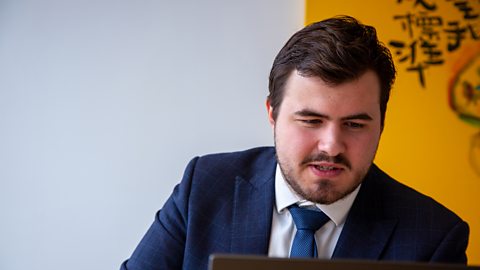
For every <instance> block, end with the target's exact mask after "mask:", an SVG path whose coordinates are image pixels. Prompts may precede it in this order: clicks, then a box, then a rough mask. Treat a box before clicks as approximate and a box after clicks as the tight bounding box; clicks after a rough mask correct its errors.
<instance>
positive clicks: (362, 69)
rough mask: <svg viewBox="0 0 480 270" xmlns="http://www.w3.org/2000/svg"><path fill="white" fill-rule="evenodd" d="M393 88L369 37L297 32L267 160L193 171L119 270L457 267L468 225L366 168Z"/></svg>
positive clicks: (340, 30) (383, 54) (196, 166)
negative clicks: (286, 260) (255, 265)
mask: <svg viewBox="0 0 480 270" xmlns="http://www.w3.org/2000/svg"><path fill="white" fill-rule="evenodd" d="M394 79H395V68H394V65H393V62H392V59H391V55H390V52H389V51H388V49H387V48H385V47H384V46H383V45H382V44H381V43H380V42H379V41H378V40H377V36H376V32H375V29H374V28H373V27H370V26H366V25H362V24H360V23H359V22H358V21H356V20H355V19H354V18H351V17H335V18H332V19H327V20H324V21H321V22H318V23H315V24H312V25H309V26H307V27H305V28H304V29H302V30H300V31H299V32H297V33H296V34H295V35H294V36H292V37H291V38H290V40H289V41H288V42H287V43H286V45H285V46H284V47H283V48H282V50H281V51H280V52H279V54H278V55H277V57H276V59H275V61H274V63H273V67H272V70H271V73H270V84H269V91H270V93H269V96H268V99H267V111H268V118H269V121H270V124H271V126H272V128H273V131H274V138H275V148H271V147H264V148H255V149H250V150H246V151H243V152H235V153H223V154H214V155H207V156H203V157H197V158H195V159H193V160H192V161H191V162H190V163H189V164H188V166H187V168H186V171H185V174H184V177H183V179H182V181H181V183H180V184H179V185H177V186H176V187H175V189H174V191H173V194H172V195H171V197H170V198H169V199H168V201H167V202H166V203H165V205H164V206H163V208H162V209H161V210H160V211H159V212H158V213H157V215H156V218H155V221H154V223H153V225H152V226H151V227H150V229H149V230H148V232H147V233H146V235H145V236H144V238H143V239H142V241H141V242H140V244H139V246H138V247H137V248H136V250H135V251H134V253H133V255H132V256H131V258H130V259H129V260H127V261H126V262H124V263H123V265H122V269H130V270H134V269H144V270H145V269H206V267H207V262H208V256H209V255H210V254H212V253H235V254H264V255H269V256H279V257H289V256H291V257H294V256H309V257H319V258H333V259H335V258H353V259H371V260H397V261H425V262H448V263H466V260H467V259H466V255H465V250H466V247H467V243H468V234H469V229H468V225H467V224H466V223H465V222H464V221H462V220H461V219H460V218H459V217H458V216H456V215H455V214H454V213H452V212H451V211H449V210H448V209H446V208H445V207H443V206H442V205H440V204H439V203H437V202H435V201H434V200H433V199H431V198H429V197H427V196H424V195H422V194H420V193H418V192H416V191H414V190H413V189H411V188H408V187H406V186H404V185H402V184H401V183H399V182H397V181H395V180H394V179H392V178H390V177H389V176H388V175H386V174H385V173H384V172H382V171H381V170H380V169H379V168H378V167H377V166H376V165H374V164H373V159H374V157H375V153H376V151H377V147H378V143H379V140H380V135H381V133H382V130H383V127H384V122H385V112H386V108H387V102H388V99H389V93H390V89H391V86H392V83H393V81H394ZM304 213H307V214H304ZM320 215H321V216H322V219H323V221H321V224H318V226H317V227H316V228H315V229H311V228H303V227H302V226H304V225H300V223H301V222H307V223H308V222H310V220H313V216H320ZM304 216H308V218H303V217H304ZM298 220H303V221H298ZM305 220H306V221H305ZM325 222H326V223H325ZM318 227H320V228H318Z"/></svg>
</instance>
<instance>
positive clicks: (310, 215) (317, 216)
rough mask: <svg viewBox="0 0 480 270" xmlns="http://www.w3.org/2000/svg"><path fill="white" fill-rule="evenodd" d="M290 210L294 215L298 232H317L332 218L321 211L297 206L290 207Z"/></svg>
mask: <svg viewBox="0 0 480 270" xmlns="http://www.w3.org/2000/svg"><path fill="white" fill-rule="evenodd" d="M288 210H290V214H292V217H293V222H294V223H295V226H296V227H297V230H310V231H313V232H315V231H317V230H318V229H320V227H322V226H323V225H324V224H325V223H327V222H328V221H329V220H330V218H329V217H328V216H327V215H325V213H323V212H321V211H316V210H310V209H306V208H301V207H299V206H298V205H296V204H294V205H292V206H290V207H289V208H288Z"/></svg>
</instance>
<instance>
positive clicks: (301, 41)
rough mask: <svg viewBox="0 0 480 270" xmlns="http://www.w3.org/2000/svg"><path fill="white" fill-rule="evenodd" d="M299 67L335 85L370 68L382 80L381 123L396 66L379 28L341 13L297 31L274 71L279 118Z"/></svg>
mask: <svg viewBox="0 0 480 270" xmlns="http://www.w3.org/2000/svg"><path fill="white" fill-rule="evenodd" d="M294 70H296V71H297V72H299V74H300V75H302V76H305V77H310V76H315V77H319V78H320V79H322V80H323V81H325V82H326V83H328V84H331V85H339V84H341V83H345V82H349V81H352V80H354V79H356V78H359V77H361V76H362V75H363V74H364V73H365V72H366V71H367V70H372V71H374V72H375V73H376V74H377V75H378V78H379V80H380V89H381V90H380V112H381V126H382V127H383V125H384V121H385V112H386V110H387V103H388V99H389V97H390V90H391V88H392V84H393V82H394V80H395V66H394V64H393V60H392V56H391V54H390V51H389V50H388V49H387V48H386V47H385V46H384V45H383V44H382V43H381V42H380V41H379V40H378V38H377V33H376V30H375V28H373V27H372V26H368V25H364V24H361V23H360V22H359V21H357V20H356V19H355V18H352V17H349V16H337V17H334V18H330V19H326V20H323V21H320V22H316V23H313V24H310V25H308V26H306V27H305V28H303V29H302V30H300V31H298V32H297V33H295V34H294V35H293V36H292V37H291V38H290V39H289V40H288V41H287V43H286V44H285V46H284V47H283V48H282V49H281V50H280V52H279V53H278V55H277V57H276V58H275V60H274V62H273V66H272V70H271V71H270V79H269V92H270V93H269V95H268V100H269V102H270V105H271V106H272V108H273V109H272V110H273V118H274V119H276V118H277V116H278V111H279V109H280V105H281V103H282V100H283V96H284V88H285V84H286V82H287V80H288V78H289V76H290V74H291V73H292V72H293V71H294Z"/></svg>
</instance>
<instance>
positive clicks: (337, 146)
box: [318, 124, 346, 157]
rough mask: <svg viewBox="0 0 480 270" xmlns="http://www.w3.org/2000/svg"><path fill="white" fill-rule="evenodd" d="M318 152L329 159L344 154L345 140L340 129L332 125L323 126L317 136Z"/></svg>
mask: <svg viewBox="0 0 480 270" xmlns="http://www.w3.org/2000/svg"><path fill="white" fill-rule="evenodd" d="M318 136H319V137H318V150H319V151H320V152H323V153H325V154H327V155H329V156H331V157H334V156H337V155H339V154H342V153H344V152H345V149H346V147H345V141H344V140H345V138H344V135H343V133H342V129H341V127H338V126H336V125H334V124H331V125H328V126H325V127H324V128H323V129H322V130H320V131H319V134H318Z"/></svg>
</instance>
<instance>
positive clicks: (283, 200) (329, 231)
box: [268, 164, 360, 259]
mask: <svg viewBox="0 0 480 270" xmlns="http://www.w3.org/2000/svg"><path fill="white" fill-rule="evenodd" d="M359 189H360V186H358V187H357V188H356V189H355V190H354V191H353V192H352V193H350V194H349V195H347V196H346V197H345V198H343V199H341V200H339V201H337V202H334V203H332V204H329V205H324V204H316V203H313V202H310V201H307V200H305V199H303V198H302V197H301V196H300V195H298V194H297V193H296V192H295V191H293V189H292V188H291V187H290V185H289V184H288V183H287V182H286V181H285V178H284V177H283V174H282V172H281V170H280V166H279V165H278V164H277V169H276V173H275V205H274V209H273V217H272V230H271V232H270V244H269V248H268V256H270V257H289V256H290V249H291V246H292V243H293V238H294V237H295V233H296V232H297V229H296V228H295V223H294V222H293V218H292V216H291V214H290V211H288V209H287V208H288V207H289V206H290V205H292V204H295V203H297V204H299V205H300V206H301V207H317V208H319V209H320V210H322V211H323V212H324V213H325V214H326V215H327V216H328V217H329V218H330V221H328V222H327V223H326V224H325V225H323V226H322V227H321V228H320V229H319V230H318V231H316V232H315V241H316V243H317V250H318V258H322V259H330V258H331V257H332V255H333V251H334V250H335V246H336V245H337V241H338V238H339V237H340V233H341V232H342V229H343V225H344V224H345V220H346V218H347V214H348V212H349V211H350V208H351V207H352V204H353V201H354V200H355V197H356V196H357V194H358V190H359Z"/></svg>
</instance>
